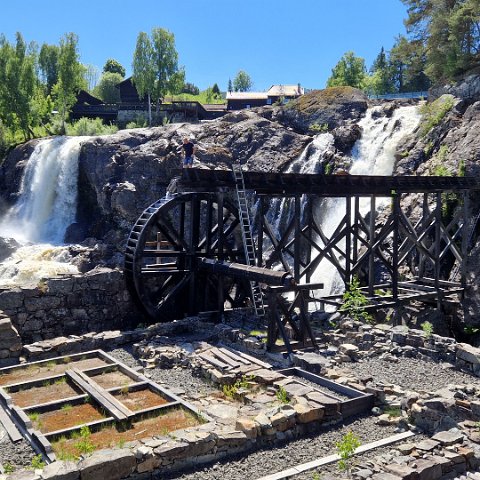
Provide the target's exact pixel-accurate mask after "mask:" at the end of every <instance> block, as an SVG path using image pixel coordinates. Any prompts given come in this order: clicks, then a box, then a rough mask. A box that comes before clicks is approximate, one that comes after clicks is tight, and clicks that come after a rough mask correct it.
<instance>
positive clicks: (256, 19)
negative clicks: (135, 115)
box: [0, 0, 406, 91]
mask: <svg viewBox="0 0 480 480" xmlns="http://www.w3.org/2000/svg"><path fill="white" fill-rule="evenodd" d="M405 18H406V7H405V6H404V5H403V3H402V2H401V0H288V1H287V0H134V1H132V0H130V1H127V0H95V1H93V0H81V1H79V0H69V1H66V0H22V1H20V0H17V1H13V0H2V1H1V2H0V33H3V34H4V35H5V36H6V37H7V39H8V40H9V41H10V42H13V41H14V39H15V33H16V32H17V31H18V32H20V33H21V34H22V35H23V37H24V39H25V40H26V41H27V42H30V41H35V42H37V43H38V44H39V45H41V44H43V43H48V44H57V45H58V44H59V42H60V39H61V37H62V36H63V35H64V34H65V33H69V32H74V33H76V34H77V35H78V37H79V43H78V46H79V53H80V61H81V62H82V63H84V64H89V65H94V66H96V67H98V68H99V70H100V71H101V70H102V68H103V66H104V64H105V61H106V60H107V59H109V58H113V59H115V60H117V61H119V62H120V63H121V64H122V65H123V66H124V67H125V69H126V70H127V75H130V74H131V68H132V67H131V65H132V59H133V52H134V50H135V43H136V39H137V35H138V33H139V32H142V31H143V32H147V33H150V32H151V30H152V28H155V27H161V28H165V29H167V30H169V31H171V32H172V33H173V34H174V35H175V44H176V48H177V51H178V56H179V65H181V66H184V67H185V72H186V81H188V82H191V83H194V84H195V85H197V86H198V87H199V88H200V89H202V90H203V89H205V88H207V87H209V86H212V85H213V84H214V83H217V84H218V86H219V87H220V89H221V90H226V89H227V85H228V80H229V79H232V80H233V79H234V78H235V75H236V74H237V73H238V71H239V70H244V71H245V72H247V73H248V74H249V75H250V78H251V80H252V82H253V88H252V90H258V91H263V90H266V89H268V88H269V87H270V86H271V85H273V84H284V85H287V84H297V83H300V84H301V85H302V86H303V87H305V88H324V87H325V85H326V81H327V79H328V77H329V76H330V75H331V71H332V68H333V67H334V66H335V64H336V63H337V62H338V61H339V60H340V58H341V57H342V55H343V54H344V53H345V52H347V51H349V50H352V51H353V52H354V53H355V55H357V56H359V57H362V58H364V59H365V64H366V66H367V68H370V66H371V64H372V62H373V60H374V59H375V57H376V56H377V55H378V53H379V52H380V49H381V47H382V46H383V47H384V48H385V50H389V49H390V48H391V47H392V46H393V44H394V42H395V38H396V37H397V36H398V35H399V34H404V33H405V27H404V25H403V20H404V19H405Z"/></svg>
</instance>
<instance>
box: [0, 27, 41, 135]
mask: <svg viewBox="0 0 480 480" xmlns="http://www.w3.org/2000/svg"><path fill="white" fill-rule="evenodd" d="M36 64H37V54H36V50H35V49H34V48H30V49H29V48H27V45H26V43H25V41H24V39H23V37H22V35H21V34H20V33H17V34H16V41H15V45H11V44H10V43H9V42H8V41H7V40H6V39H5V37H4V36H1V37H0V117H1V119H2V124H3V125H4V128H6V129H7V130H8V131H9V132H10V136H11V137H12V138H14V137H15V134H16V132H17V131H20V132H22V134H23V136H24V138H25V139H28V138H31V137H33V135H34V132H33V128H34V127H35V126H37V125H39V123H40V122H41V121H42V119H43V117H44V116H45V110H46V109H48V108H49V105H48V103H47V100H46V98H45V96H44V94H43V91H42V88H41V85H40V83H39V81H38V78H37V76H36Z"/></svg>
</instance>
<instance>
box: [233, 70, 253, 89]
mask: <svg viewBox="0 0 480 480" xmlns="http://www.w3.org/2000/svg"><path fill="white" fill-rule="evenodd" d="M251 88H252V79H251V78H250V75H249V74H248V73H247V72H244V71H243V70H240V71H239V72H238V73H237V75H236V77H235V78H234V79H233V89H234V90H235V91H236V92H248V91H249V90H250V89H251Z"/></svg>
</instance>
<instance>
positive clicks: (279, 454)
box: [0, 348, 478, 480]
mask: <svg viewBox="0 0 480 480" xmlns="http://www.w3.org/2000/svg"><path fill="white" fill-rule="evenodd" d="M110 353H111V354H112V355H113V356H114V357H115V358H117V359H118V360H119V361H121V362H124V363H125V364H126V365H128V366H130V367H132V368H136V367H138V366H139V363H138V362H137V361H136V359H135V358H134V356H133V355H132V353H131V349H130V348H119V349H116V350H112V351H111V352H110ZM348 368H349V369H350V370H351V371H352V372H353V373H354V374H355V375H356V376H358V377H365V376H373V377H374V379H375V381H376V382H377V383H378V382H382V383H385V384H395V385H399V386H400V387H401V388H403V389H405V390H426V391H435V390H438V389H440V388H443V387H445V386H447V385H448V384H472V383H476V382H477V381H478V379H476V378H475V377H473V376H471V375H468V374H467V373H462V372H458V371H456V370H452V369H451V368H448V366H447V365H442V364H437V363H435V362H433V361H430V360H418V359H413V358H399V361H398V362H396V363H391V362H388V361H384V360H381V359H379V358H371V359H367V360H364V361H362V362H356V363H352V364H349V365H348ZM145 373H146V375H148V376H149V377H150V378H151V379H152V380H153V381H155V382H158V383H160V384H164V385H166V386H170V387H175V390H176V391H178V389H182V390H184V391H185V395H184V396H185V397H186V399H187V398H188V397H190V398H196V397H198V396H204V395H207V394H209V393H212V392H216V391H218V390H217V389H216V388H214V387H213V385H210V384H208V383H207V382H205V381H204V380H202V379H200V378H198V377H195V376H193V375H192V373H191V371H190V370H188V369H183V368H174V369H159V368H154V369H150V370H146V372H145ZM301 381H303V379H302V380H301ZM375 422H376V419H375V418H373V417H359V418H354V419H348V420H346V421H345V422H344V424H342V425H337V426H334V427H329V428H328V429H325V430H322V431H320V432H319V433H318V434H315V435H314V436H310V437H305V438H302V439H298V440H294V441H291V442H289V443H283V444H278V445H275V446H274V447H269V448H263V449H260V450H257V451H255V452H253V453H250V454H249V455H243V456H238V457H236V458H231V459H228V461H222V462H217V463H215V464H213V465H209V466H206V467H197V469H196V470H195V471H191V472H184V473H178V474H171V475H170V476H168V477H166V476H165V475H161V477H158V478H162V479H165V480H168V479H179V480H180V479H181V480H214V479H215V480H216V479H222V480H224V479H229V480H237V479H238V480H245V477H246V476H247V475H248V478H250V479H252V480H253V479H255V478H258V477H261V476H263V475H267V474H269V473H273V472H278V471H281V470H284V469H286V468H288V467H289V466H293V465H297V464H300V463H304V462H308V461H311V460H313V459H315V458H320V457H323V456H326V455H330V454H332V453H334V452H335V450H336V449H335V443H336V442H338V441H339V440H341V439H342V437H343V436H344V435H345V433H346V432H347V431H349V430H352V431H353V432H354V433H355V434H356V435H357V436H358V437H359V438H360V441H361V442H362V444H364V443H368V442H372V441H374V440H379V439H381V438H385V437H388V436H390V435H392V434H393V433H394V427H392V426H389V427H379V426H378V425H376V423H375ZM388 450H389V449H388V448H386V449H382V450H376V451H375V453H370V454H366V455H365V456H364V457H365V458H368V456H369V455H370V457H371V456H373V455H378V454H380V453H381V452H383V451H385V452H388ZM34 455H35V452H34V451H33V449H32V448H31V447H30V446H29V445H28V444H27V442H25V441H22V442H20V443H18V444H16V445H13V444H12V443H11V442H10V440H9V438H8V436H7V435H5V433H4V432H3V429H2V428H1V427H0V463H2V464H3V465H4V466H5V464H11V465H14V466H15V467H16V468H20V467H27V466H29V465H30V464H31V460H32V458H33V456H34ZM335 472H336V467H335V465H332V466H330V467H325V468H324V469H322V472H320V473H321V474H324V473H335ZM312 475H313V472H309V473H307V474H304V475H303V476H298V477H297V478H296V479H295V480H307V479H308V480H311V479H312Z"/></svg>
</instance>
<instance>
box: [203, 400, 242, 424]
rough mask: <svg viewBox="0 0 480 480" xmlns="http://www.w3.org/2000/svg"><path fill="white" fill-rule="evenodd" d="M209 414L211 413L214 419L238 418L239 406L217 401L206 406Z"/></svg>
mask: <svg viewBox="0 0 480 480" xmlns="http://www.w3.org/2000/svg"><path fill="white" fill-rule="evenodd" d="M205 411H206V413H207V415H210V416H211V417H212V418H214V419H220V420H232V421H233V420H236V418H237V415H238V408H237V407H233V406H231V405H225V404H223V403H217V404H215V405H210V406H209V407H208V408H206V410H205Z"/></svg>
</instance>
